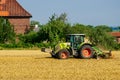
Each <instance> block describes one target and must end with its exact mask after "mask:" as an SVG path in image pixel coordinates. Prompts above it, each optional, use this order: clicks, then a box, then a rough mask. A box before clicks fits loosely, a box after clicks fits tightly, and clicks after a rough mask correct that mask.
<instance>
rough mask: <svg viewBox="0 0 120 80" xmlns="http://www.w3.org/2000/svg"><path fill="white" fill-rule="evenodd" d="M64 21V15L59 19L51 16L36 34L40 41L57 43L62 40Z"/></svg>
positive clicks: (65, 24)
mask: <svg viewBox="0 0 120 80" xmlns="http://www.w3.org/2000/svg"><path fill="white" fill-rule="evenodd" d="M66 20H67V19H66V14H65V13H64V14H61V15H60V16H59V17H57V16H56V15H55V14H54V15H52V17H50V20H49V22H48V23H47V24H46V25H44V26H43V27H42V28H41V30H40V31H39V32H38V35H39V37H40V39H41V41H48V42H52V43H55V42H56V43H57V42H58V41H59V40H62V38H63V36H65V34H64V29H65V27H66V26H67V23H66Z"/></svg>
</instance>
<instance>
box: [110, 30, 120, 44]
mask: <svg viewBox="0 0 120 80" xmlns="http://www.w3.org/2000/svg"><path fill="white" fill-rule="evenodd" d="M111 35H112V36H114V37H115V38H116V41H117V42H118V43H120V32H111Z"/></svg>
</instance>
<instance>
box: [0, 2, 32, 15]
mask: <svg viewBox="0 0 120 80" xmlns="http://www.w3.org/2000/svg"><path fill="white" fill-rule="evenodd" d="M0 16H3V17H32V15H31V14H30V13H29V12H27V11H26V10H25V9H24V8H23V7H22V6H21V5H20V4H19V3H18V2H17V1H16V0H0Z"/></svg>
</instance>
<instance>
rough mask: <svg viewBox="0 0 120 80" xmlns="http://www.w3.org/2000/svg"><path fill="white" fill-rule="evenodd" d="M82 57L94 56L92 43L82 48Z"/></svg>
mask: <svg viewBox="0 0 120 80" xmlns="http://www.w3.org/2000/svg"><path fill="white" fill-rule="evenodd" d="M79 55H80V57H81V58H83V59H89V58H93V49H92V47H91V46H90V45H84V46H82V48H81V49H80V54H79Z"/></svg>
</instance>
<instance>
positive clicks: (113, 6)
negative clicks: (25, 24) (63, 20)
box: [17, 0, 120, 26]
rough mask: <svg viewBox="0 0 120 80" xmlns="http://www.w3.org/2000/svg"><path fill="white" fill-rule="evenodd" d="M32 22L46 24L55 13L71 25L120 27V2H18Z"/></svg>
mask: <svg viewBox="0 0 120 80" xmlns="http://www.w3.org/2000/svg"><path fill="white" fill-rule="evenodd" d="M17 1H18V2H19V3H20V4H21V5H22V7H23V8H24V9H26V10H27V11H28V12H29V13H30V14H31V15H32V18H31V20H35V21H39V22H40V24H46V23H47V22H48V20H49V17H51V16H52V15H53V14H54V13H55V14H56V15H58V16H59V15H60V14H62V13H66V14H67V19H68V22H69V23H71V24H76V23H80V24H85V25H93V26H97V25H108V26H120V0H17Z"/></svg>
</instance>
